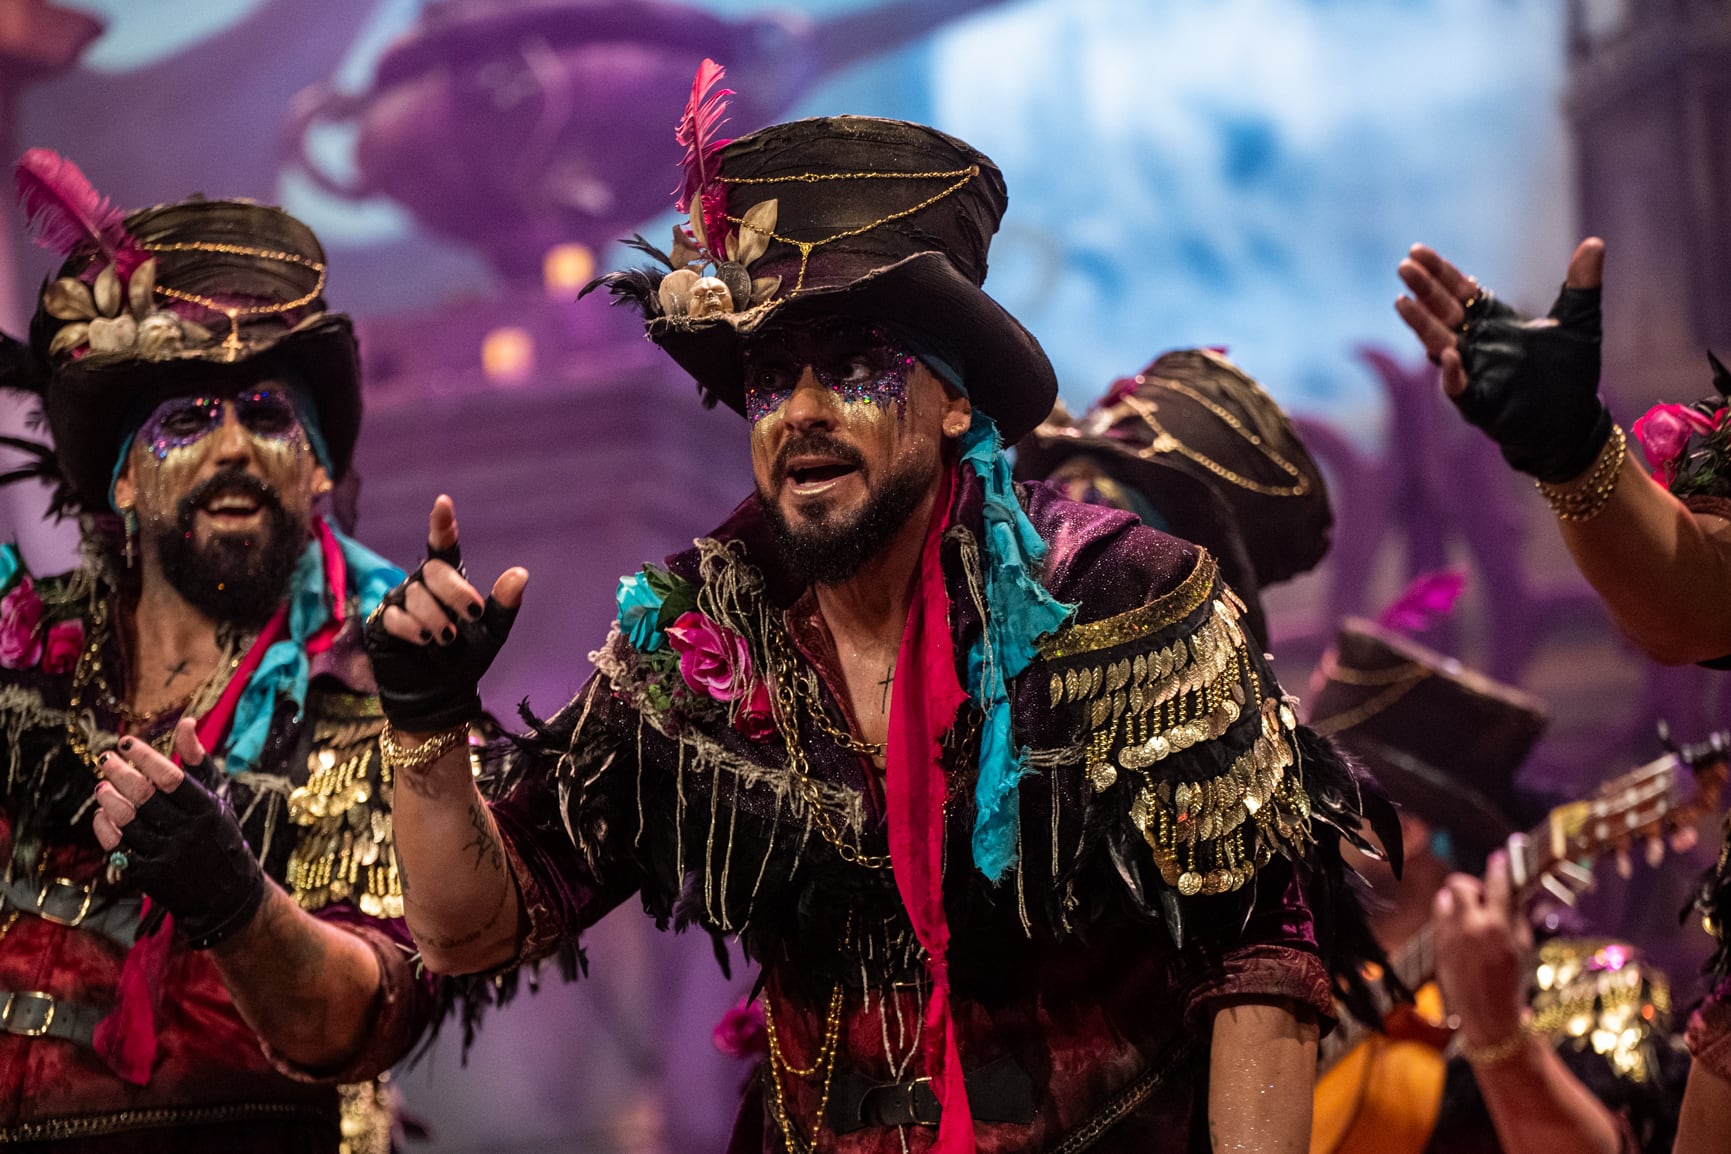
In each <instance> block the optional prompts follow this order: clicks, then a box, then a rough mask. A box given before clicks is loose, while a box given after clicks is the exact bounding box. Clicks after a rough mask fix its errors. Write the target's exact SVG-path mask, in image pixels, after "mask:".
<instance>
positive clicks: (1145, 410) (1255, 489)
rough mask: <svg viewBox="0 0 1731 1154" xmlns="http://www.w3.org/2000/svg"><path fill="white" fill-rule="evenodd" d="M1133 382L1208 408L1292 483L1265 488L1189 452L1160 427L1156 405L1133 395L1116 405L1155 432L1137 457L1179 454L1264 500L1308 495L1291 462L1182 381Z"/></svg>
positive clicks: (1303, 479)
mask: <svg viewBox="0 0 1731 1154" xmlns="http://www.w3.org/2000/svg"><path fill="white" fill-rule="evenodd" d="M1136 383H1137V384H1139V385H1144V384H1155V385H1159V386H1160V387H1162V388H1167V389H1171V390H1172V391H1173V392H1175V393H1178V394H1180V395H1182V396H1186V397H1189V398H1190V399H1191V400H1193V401H1195V402H1196V403H1197V404H1199V405H1201V406H1202V407H1203V408H1205V409H1207V410H1208V411H1209V412H1210V413H1213V414H1214V415H1215V416H1216V417H1217V418H1219V420H1220V422H1221V424H1223V425H1225V426H1226V427H1227V428H1229V429H1231V430H1232V431H1233V432H1234V433H1236V434H1238V436H1239V437H1240V438H1242V439H1243V440H1244V441H1245V442H1246V443H1247V444H1249V445H1250V446H1251V447H1252V448H1254V449H1255V450H1256V451H1257V452H1259V453H1261V454H1262V456H1263V459H1265V460H1266V461H1267V462H1268V463H1269V464H1271V465H1273V466H1274V467H1275V468H1277V469H1279V470H1280V471H1281V472H1283V473H1285V474H1286V475H1287V476H1289V477H1291V478H1292V479H1293V480H1292V484H1290V485H1264V484H1262V483H1261V482H1260V481H1253V480H1251V479H1250V478H1249V477H1246V476H1244V475H1242V474H1240V473H1236V472H1234V471H1233V470H1231V469H1228V468H1227V467H1226V466H1225V465H1222V464H1221V463H1220V462H1219V461H1216V460H1214V459H1213V458H1212V457H1209V456H1207V455H1206V454H1204V453H1199V452H1197V451H1196V450H1195V449H1192V448H1191V447H1190V446H1189V445H1186V444H1185V443H1184V442H1183V441H1181V440H1179V439H1178V438H1177V437H1174V436H1173V435H1172V434H1171V433H1169V432H1167V431H1166V428H1165V426H1163V425H1161V424H1160V421H1159V419H1158V418H1157V417H1155V415H1154V413H1155V411H1156V409H1157V408H1158V406H1156V405H1153V404H1151V403H1149V402H1148V401H1145V400H1143V399H1142V398H1141V397H1138V396H1136V395H1135V394H1133V393H1132V394H1128V395H1126V396H1125V397H1123V398H1122V399H1121V400H1120V401H1119V402H1118V404H1119V405H1120V406H1122V407H1124V408H1127V409H1129V410H1130V411H1131V412H1133V413H1135V414H1136V415H1137V416H1138V417H1141V418H1142V420H1143V421H1144V422H1145V423H1146V424H1147V426H1148V428H1149V429H1150V430H1151V431H1152V432H1153V433H1154V441H1153V443H1152V444H1150V445H1149V446H1148V447H1147V448H1145V449H1143V450H1141V451H1140V452H1139V453H1138V454H1137V455H1138V456H1140V457H1144V458H1150V457H1156V456H1161V455H1164V454H1166V453H1178V454H1179V455H1181V456H1184V457H1187V458H1189V459H1190V460H1192V461H1194V462H1196V463H1197V464H1198V465H1201V466H1202V467H1203V468H1204V469H1207V470H1208V471H1209V472H1210V473H1213V474H1214V475H1215V476H1216V477H1219V478H1221V479H1222V480H1224V481H1226V482H1228V483H1229V484H1233V485H1237V486H1238V487H1239V488H1240V489H1248V490H1249V491H1250V492H1252V493H1256V494H1259V495H1261V496H1264V497H1302V496H1304V495H1305V494H1307V493H1309V492H1310V478H1309V477H1306V476H1305V475H1304V472H1303V471H1302V470H1301V469H1299V467H1298V466H1297V465H1294V464H1293V463H1292V462H1291V461H1288V460H1287V459H1286V458H1285V457H1282V456H1281V455H1280V454H1279V453H1277V452H1275V451H1274V450H1273V449H1271V448H1269V447H1268V446H1267V445H1265V444H1264V443H1263V441H1262V437H1261V436H1260V435H1259V434H1257V433H1253V432H1251V431H1250V430H1249V429H1247V428H1245V427H1244V423H1243V422H1242V421H1240V420H1239V419H1238V418H1237V417H1236V416H1235V415H1234V414H1233V413H1232V412H1231V411H1230V410H1228V409H1225V408H1222V407H1221V406H1220V405H1217V404H1215V403H1214V402H1213V401H1212V400H1210V399H1209V398H1207V397H1205V396H1203V395H1202V394H1201V393H1199V392H1197V391H1196V390H1195V389H1192V388H1191V387H1190V386H1188V385H1186V384H1184V383H1183V382H1182V381H1170V380H1167V379H1166V378H1165V377H1154V378H1152V379H1151V378H1149V377H1146V376H1138V377H1137V378H1136Z"/></svg>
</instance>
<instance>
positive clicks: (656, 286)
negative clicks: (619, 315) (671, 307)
mask: <svg viewBox="0 0 1731 1154" xmlns="http://www.w3.org/2000/svg"><path fill="white" fill-rule="evenodd" d="M666 275H667V274H666V273H665V272H663V271H662V270H660V269H658V268H626V269H620V270H619V271H618V272H610V273H606V274H605V275H602V276H598V277H596V278H595V279H594V280H592V281H590V282H589V283H588V284H586V285H584V286H583V289H582V291H581V292H579V293H578V294H577V299H578V300H582V299H583V298H584V297H586V296H588V295H589V294H590V293H592V292H594V291H595V290H596V289H598V288H605V289H606V290H607V291H608V292H609V293H611V294H612V296H613V300H612V301H611V302H610V303H612V304H616V305H623V304H629V305H632V306H634V307H635V308H636V309H637V310H638V311H639V312H641V313H642V314H643V319H644V320H646V321H648V320H654V319H655V318H656V317H658V316H660V315H661V298H660V296H659V295H658V294H659V292H660V290H661V278H662V277H664V276H666Z"/></svg>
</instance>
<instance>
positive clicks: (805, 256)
mask: <svg viewBox="0 0 1731 1154" xmlns="http://www.w3.org/2000/svg"><path fill="white" fill-rule="evenodd" d="M978 175H980V166H979V165H977V164H970V165H968V167H966V168H957V169H952V170H950V171H947V172H799V173H794V174H793V175H791V176H741V177H726V176H723V177H719V178H717V179H718V181H719V183H721V184H737V185H746V184H795V183H797V184H821V183H822V182H824V181H827V180H954V181H955V183H954V184H952V185H950V186H949V187H948V188H946V189H944V190H943V191H942V192H939V193H936V194H935V195H932V196H928V197H927V198H926V199H924V200H922V201H920V202H919V203H918V204H916V205H914V206H913V207H912V208H904V209H902V210H901V211H900V212H892V213H890V214H889V215H888V216H880V217H879V218H878V219H876V220H874V221H872V222H871V223H870V224H862V225H860V226H859V227H858V228H850V229H848V230H847V231H845V232H838V233H836V234H835V235H834V236H826V237H824V238H823V239H822V240H794V239H793V238H792V237H790V236H782V235H781V234H780V233H778V232H771V233H767V234H765V235H767V236H768V237H769V239H770V240H778V241H780V242H781V243H782V244H785V245H790V246H792V247H793V248H796V249H798V250H799V277H798V278H797V279H796V280H795V281H794V285H793V288H792V290H790V291H789V293H788V295H789V296H792V295H793V294H794V293H796V292H798V291H799V290H800V289H802V288H804V287H805V266H806V263H807V262H808V261H809V260H810V259H811V250H812V249H814V248H821V247H822V246H824V245H826V244H831V243H833V242H835V241H838V240H846V239H848V238H849V237H854V236H860V235H862V234H864V233H868V232H870V231H871V230H872V229H874V228H881V227H882V226H884V225H886V224H889V223H890V222H891V221H897V220H901V219H902V218H903V217H909V216H912V215H914V214H915V213H916V212H920V211H921V210H923V209H927V208H930V207H931V206H932V205H934V204H936V203H938V201H940V200H943V199H944V198H945V197H946V196H950V195H952V194H954V193H957V192H960V191H961V190H962V189H964V188H966V187H967V186H968V181H970V180H972V179H974V177H976V176H978ZM727 220H728V222H729V223H730V224H732V225H734V226H735V227H739V228H745V227H750V226H748V225H746V223H745V219H744V218H743V217H738V216H729V217H728V218H727ZM752 231H753V232H757V231H760V230H758V229H756V228H753V229H752Z"/></svg>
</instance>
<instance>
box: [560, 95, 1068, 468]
mask: <svg viewBox="0 0 1731 1154" xmlns="http://www.w3.org/2000/svg"><path fill="white" fill-rule="evenodd" d="M721 76H722V70H721V68H720V66H718V65H716V64H714V62H713V61H705V62H704V66H703V68H701V69H700V70H699V72H698V76H697V82H696V84H695V85H694V88H693V91H692V99H691V104H690V105H689V106H688V107H687V110H686V115H685V118H684V119H683V120H682V121H681V124H680V129H679V137H678V139H679V141H680V143H683V144H685V145H686V148H687V153H686V162H685V170H686V179H685V184H684V186H683V189H682V191H681V194H680V201H679V208H680V211H689V212H690V214H691V223H690V227H689V229H687V228H683V227H679V226H675V229H674V243H673V248H672V251H671V252H668V253H663V252H661V251H660V250H659V249H656V248H654V247H653V246H651V245H649V244H648V243H647V242H645V241H643V240H641V238H639V239H638V240H637V241H636V242H635V247H637V248H639V249H640V250H641V251H644V252H647V253H649V254H651V255H653V256H655V257H657V258H658V259H659V260H660V261H661V263H662V264H663V265H664V266H665V267H664V268H661V269H633V270H628V271H625V272H619V273H612V274H609V275H608V276H605V277H602V278H600V280H598V281H597V282H595V283H596V284H604V285H606V286H607V287H608V288H609V289H610V290H611V291H612V292H613V293H614V295H615V297H616V298H618V299H621V300H630V301H632V302H633V303H635V304H636V305H637V306H638V307H639V308H641V309H642V311H643V313H644V316H645V319H646V321H647V323H648V330H649V336H650V339H652V340H653V341H655V343H657V344H658V345H660V346H661V347H662V348H663V349H665V350H666V351H667V353H668V354H669V355H670V356H672V358H673V359H674V360H675V361H677V362H678V363H679V365H680V366H681V367H682V368H684V369H685V370H686V371H687V372H689V373H690V374H691V375H692V376H693V377H695V378H696V380H697V383H698V386H699V388H700V389H701V390H702V391H703V393H704V395H705V399H706V400H707V401H709V402H711V403H713V402H715V401H720V402H721V403H722V404H725V405H726V406H727V407H728V408H730V409H733V410H735V411H736V412H739V413H743V412H744V411H745V395H744V382H743V364H742V360H741V356H740V347H741V343H742V341H743V339H744V338H745V337H746V336H747V335H748V334H750V333H752V332H755V331H756V330H758V329H760V328H762V327H763V326H765V325H767V324H769V323H771V322H772V321H773V322H775V323H778V324H780V323H785V322H789V321H796V320H798V319H800V318H802V317H806V316H812V315H822V314H834V313H840V314H846V315H853V316H861V317H866V318H869V319H871V320H873V321H878V322H881V323H883V324H885V325H886V326H888V327H889V328H891V329H892V330H894V331H896V332H897V333H899V334H900V335H902V336H904V337H906V338H907V339H908V340H910V341H911V342H912V343H914V344H916V345H918V346H919V350H920V351H921V352H922V353H930V354H935V355H938V356H941V357H942V358H943V359H944V360H945V361H946V362H947V363H948V365H949V367H951V368H953V369H954V370H956V372H957V373H958V374H959V375H960V377H961V378H962V380H963V382H964V383H965V386H966V388H967V390H968V395H969V397H970V399H971V400H972V401H973V403H974V405H975V406H976V407H977V408H979V409H981V410H982V411H984V412H985V413H986V415H987V416H990V417H991V418H992V419H993V420H994V421H996V422H997V424H998V427H999V429H1000V430H1001V431H1002V433H1003V435H1004V439H1005V441H1006V442H1013V441H1015V440H1016V439H1017V438H1019V437H1021V436H1022V435H1023V434H1025V433H1026V432H1027V431H1028V430H1029V429H1032V428H1033V427H1034V426H1035V425H1037V424H1038V423H1039V422H1040V420H1041V419H1042V418H1044V417H1045V415H1046V414H1047V413H1048V412H1049V411H1050V410H1051V408H1052V402H1053V401H1054V400H1056V399H1057V395H1058V383H1057V378H1056V376H1055V375H1054V374H1053V371H1052V366H1051V363H1050V362H1049V361H1048V360H1047V359H1046V354H1045V352H1044V351H1043V350H1041V348H1040V345H1039V342H1038V341H1036V340H1035V339H1034V338H1033V336H1032V335H1030V334H1029V333H1028V331H1027V330H1026V329H1024V328H1023V327H1022V326H1021V325H1020V324H1019V323H1017V321H1016V319H1015V318H1014V317H1012V316H1010V314H1009V313H1007V312H1005V311H1004V309H1003V307H1002V306H1001V305H999V304H998V303H997V302H996V301H994V300H992V298H991V297H989V296H987V295H986V293H985V292H984V291H983V290H982V289H981V287H980V285H981V283H982V282H983V281H984V280H985V277H986V250H987V247H988V246H989V244H990V243H991V238H992V234H993V233H995V232H996V231H997V229H998V222H999V220H1000V219H1001V218H1002V216H1003V213H1004V206H1005V204H1006V203H1007V195H1006V192H1005V189H1004V179H1003V176H1002V174H1001V173H1000V172H999V171H998V169H997V166H996V165H994V164H993V163H992V162H991V161H990V160H989V159H987V158H986V157H985V156H983V155H981V154H980V153H979V152H976V151H975V150H974V149H972V148H970V147H969V146H968V145H966V144H964V143H962V142H961V141H959V140H957V139H956V138H954V137H952V136H946V135H945V134H944V133H941V132H939V131H937V130H936V129H932V128H927V127H925V126H924V125H919V124H910V123H907V122H905V121H899V120H879V119H875V118H871V117H861V116H836V117H823V118H818V119H812V120H800V121H795V122H793V123H790V124H778V125H774V126H772V127H769V128H765V129H763V130H762V131H760V132H755V133H752V134H751V135H750V136H746V137H743V138H741V139H739V140H735V141H731V142H729V141H717V140H714V139H712V138H713V136H714V135H715V132H716V131H717V130H718V129H719V127H720V124H721V123H722V120H721V116H722V113H723V111H724V108H725V104H724V98H725V97H726V96H728V95H730V93H729V92H727V91H726V90H723V91H721V92H714V93H712V91H711V90H712V89H713V87H714V85H715V84H716V83H717V82H718V81H719V80H720V79H721ZM590 287H591V288H593V287H595V285H591V286H590ZM585 291H588V290H585Z"/></svg>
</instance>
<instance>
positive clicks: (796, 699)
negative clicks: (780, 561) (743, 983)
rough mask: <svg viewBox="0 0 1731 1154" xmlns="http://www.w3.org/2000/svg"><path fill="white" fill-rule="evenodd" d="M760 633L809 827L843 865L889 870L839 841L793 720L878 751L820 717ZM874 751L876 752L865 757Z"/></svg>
mask: <svg viewBox="0 0 1731 1154" xmlns="http://www.w3.org/2000/svg"><path fill="white" fill-rule="evenodd" d="M764 633H765V637H764V641H765V648H766V649H767V650H768V654H769V658H770V662H771V664H772V667H773V668H772V672H773V674H774V676H773V680H774V682H775V710H774V714H775V725H776V728H777V729H778V730H780V731H781V737H782V744H783V745H784V746H785V747H786V749H787V767H788V770H789V771H790V772H791V773H792V774H793V778H794V781H795V783H796V784H797V785H798V786H799V789H800V793H801V794H802V795H803V796H804V798H805V804H806V810H807V812H809V813H810V814H811V819H812V824H813V825H814V826H816V827H817V832H818V835H819V836H821V837H822V838H823V840H824V841H826V842H828V843H829V844H830V845H831V846H832V847H834V849H835V852H836V853H837V854H838V855H839V856H840V857H841V859H842V860H843V861H846V862H852V863H853V864H855V865H860V866H864V867H865V868H867V869H877V870H881V869H889V868H890V857H889V855H888V854H868V853H866V852H865V851H864V850H862V849H860V848H859V846H858V845H857V844H856V843H855V841H856V839H853V838H848V837H845V836H843V834H842V831H841V828H840V827H839V826H838V825H837V823H836V819H835V817H834V816H833V815H831V813H830V812H829V806H828V805H827V804H826V803H825V802H824V799H823V794H822V793H821V792H820V791H819V790H818V788H817V782H815V781H814V780H812V776H811V767H810V765H809V763H808V762H807V761H806V757H805V749H804V748H803V747H802V746H801V745H800V740H799V725H798V722H797V721H796V719H797V718H798V717H799V715H800V713H801V712H802V711H803V712H805V713H806V714H807V715H809V716H810V717H811V718H812V719H813V720H814V721H816V722H817V723H818V727H819V728H821V729H822V730H823V731H824V732H825V733H827V734H829V735H830V736H831V737H833V738H834V739H835V740H836V741H838V742H840V743H841V744H842V745H844V746H845V747H846V748H848V749H850V750H852V751H853V752H855V753H866V754H867V755H868V756H882V754H883V747H882V746H873V745H872V744H870V743H867V742H862V741H859V740H858V739H857V738H855V737H853V736H852V735H851V734H846V733H845V732H843V731H841V730H839V729H838V728H837V727H836V726H835V725H834V723H832V722H831V721H830V720H829V717H828V716H827V714H826V713H825V710H824V707H823V702H822V700H821V699H820V698H819V697H818V695H817V689H816V687H815V686H812V685H808V684H807V682H806V679H807V677H808V676H810V675H809V674H807V673H806V671H804V670H802V669H800V668H798V666H797V665H796V664H795V661H794V658H793V655H792V653H791V652H790V651H789V650H790V647H789V645H788V641H787V637H786V635H785V634H784V633H783V632H782V630H781V627H780V625H779V624H777V623H776V622H774V621H770V622H769V623H768V624H767V626H766V628H765V630H764ZM802 689H804V693H803V694H802V692H801V690H802ZM802 698H804V700H802ZM874 749H875V750H876V752H875V753H873V752H871V751H872V750H874ZM765 1004H766V1005H767V1003H765Z"/></svg>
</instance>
